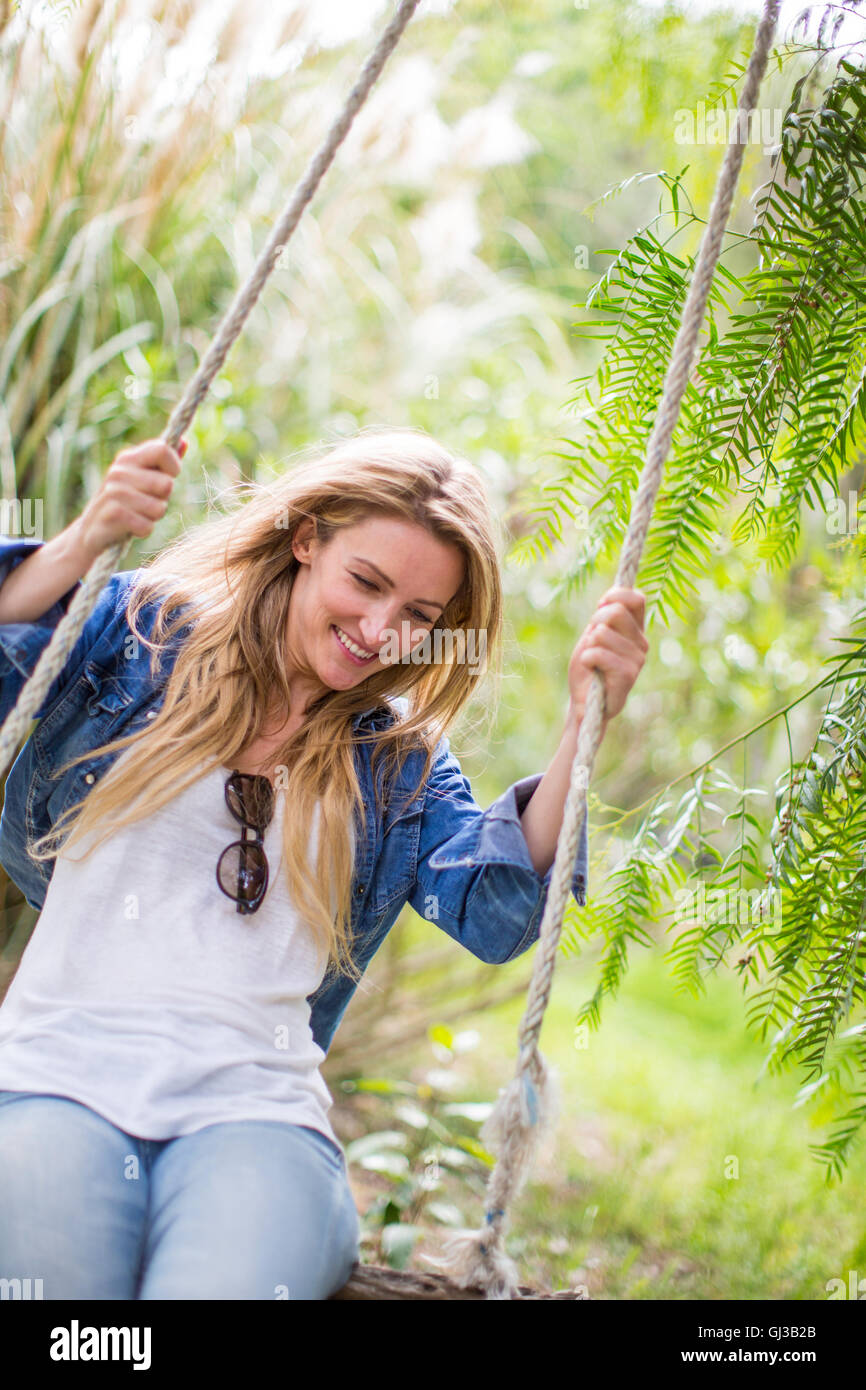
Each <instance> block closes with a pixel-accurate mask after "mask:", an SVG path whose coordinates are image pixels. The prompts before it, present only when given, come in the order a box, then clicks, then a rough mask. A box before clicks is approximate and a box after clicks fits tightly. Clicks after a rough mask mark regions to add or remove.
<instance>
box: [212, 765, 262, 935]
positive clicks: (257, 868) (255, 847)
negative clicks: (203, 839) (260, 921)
mask: <svg viewBox="0 0 866 1390" xmlns="http://www.w3.org/2000/svg"><path fill="white" fill-rule="evenodd" d="M225 798H226V805H227V806H228V808H229V810H230V811H231V813H232V815H233V816H234V818H235V820H236V821H239V822H240V824H241V825H242V826H243V837H242V839H240V840H235V841H234V842H233V843H232V844H230V845H229V846H228V847H227V848H226V849H224V850H223V852H222V854H221V855H220V857H219V860H218V862H217V868H216V877H217V883H218V884H219V886H220V888H221V889H222V891H223V892H224V893H225V895H226V897H228V898H232V899H233V901H234V902H236V903H237V910H238V912H240V913H242V914H244V915H245V916H248V915H249V914H250V913H252V912H257V911H258V909H259V908H260V907H261V904H262V900H263V899H264V896H265V893H266V892H267V891H268V861H267V858H266V857H265V846H264V839H263V837H264V833H265V831H266V830H267V828H268V826H269V825H270V823H271V820H272V819H273V814H274V789H273V787H272V786H271V784H270V781H269V780H268V778H267V777H257V776H253V775H252V774H251V773H247V772H233V773H232V774H231V776H230V777H229V778H228V779H227V781H226V784H225Z"/></svg>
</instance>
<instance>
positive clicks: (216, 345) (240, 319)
mask: <svg viewBox="0 0 866 1390" xmlns="http://www.w3.org/2000/svg"><path fill="white" fill-rule="evenodd" d="M418 4H419V0H400V4H399V5H398V6H397V9H396V11H395V13H394V17H393V19H392V20H391V21H390V23H389V24H388V25H387V27H386V28H385V29H384V31H383V33H382V36H381V38H380V39H379V42H378V43H377V44H376V47H375V48H374V49H373V52H372V53H371V54H370V56H369V58H368V59H367V61H366V63H365V64H364V66H363V68H362V69H361V72H360V74H359V76H358V80H357V81H356V83H355V85H354V87H353V88H352V90H351V92H350V93H349V96H348V97H347V99H346V103H345V105H344V107H343V109H342V111H341V112H340V114H339V115H338V116H337V118H336V120H335V121H334V123H333V125H332V126H331V128H330V130H329V131H328V133H327V135H326V136H325V138H324V140H323V141H322V144H321V145H320V147H319V149H318V150H317V151H316V153H315V155H314V156H313V158H312V159H311V161H310V163H309V165H308V167H307V170H306V172H305V174H304V175H303V177H302V178H301V180H300V182H299V183H298V184H297V185H296V187H295V190H294V192H293V193H292V196H291V198H290V199H289V201H288V203H287V204H286V206H285V209H284V210H283V212H282V214H281V216H280V218H279V220H278V221H277V223H276V225H275V226H274V228H273V230H272V232H271V235H270V236H269V237H268V240H267V242H266V244H265V246H264V249H263V250H262V252H261V254H260V255H259V258H258V260H257V261H256V264H255V266H254V267H253V270H252V272H251V274H250V276H249V278H248V279H247V281H246V282H245V283H244V284H243V285H242V286H241V288H240V290H239V291H238V293H237V295H236V296H235V299H234V302H233V303H232V305H231V306H230V308H229V310H228V312H227V313H226V314H225V316H224V318H223V320H222V323H221V324H220V326H219V328H218V330H217V333H216V337H215V338H214V340H213V342H212V343H211V345H210V347H209V348H208V350H207V352H206V354H205V356H204V358H203V359H202V362H201V365H200V366H199V369H198V371H197V372H196V374H195V376H194V377H193V378H192V380H191V381H190V383H189V385H188V386H187V389H186V391H185V392H184V394H183V396H182V398H181V400H180V402H179V403H178V405H177V406H176V407H175V409H174V411H173V413H172V415H171V418H170V419H169V422H168V425H167V426H166V428H165V430H164V431H163V434H162V438H163V439H164V440H165V442H166V443H167V444H168V445H170V447H171V448H173V449H176V448H177V446H178V444H179V443H180V439H181V436H182V434H183V432H184V430H185V429H186V428H187V426H188V425H189V423H190V421H191V420H192V418H193V416H194V415H195V413H196V411H197V410H198V407H199V406H200V405H201V402H202V401H203V400H204V398H205V396H206V395H207V392H208V388H209V387H210V383H211V382H212V381H213V379H214V377H215V376H216V374H217V372H218V371H219V370H220V368H221V367H222V365H223V363H224V362H225V360H226V357H227V356H228V354H229V350H230V348H231V346H232V344H233V343H234V341H235V339H236V338H237V337H238V335H239V333H240V331H241V329H242V328H243V326H244V323H245V322H246V319H247V316H248V314H249V312H250V310H251V309H252V307H253V305H254V304H255V302H256V300H257V299H258V297H259V295H260V294H261V291H262V288H263V286H264V283H265V281H266V280H267V278H268V276H269V275H270V273H271V271H272V270H273V268H274V266H275V265H276V262H277V260H278V258H279V255H280V253H281V251H282V249H283V247H284V246H285V245H286V243H287V242H288V240H289V238H290V237H291V235H292V233H293V232H294V230H295V228H296V227H297V225H298V222H299V221H300V218H301V214H302V213H303V211H304V209H305V208H306V207H307V205H308V203H310V201H311V200H312V198H313V195H314V194H315V192H316V189H317V188H318V186H319V184H320V183H321V181H322V178H323V177H324V175H325V173H326V171H327V169H328V167H329V165H330V164H331V162H332V160H333V158H334V155H335V154H336V153H337V150H338V149H339V148H340V145H341V144H342V143H343V141H344V140H345V138H346V136H347V134H348V132H349V128H350V126H351V124H352V121H353V120H354V119H355V116H356V115H357V114H358V112H359V111H360V109H361V107H362V106H363V104H364V102H365V101H366V99H367V97H368V96H369V93H370V91H371V89H372V87H373V85H374V83H375V82H376V80H377V78H378V77H379V74H380V73H381V71H382V69H383V67H384V66H385V63H386V62H387V60H388V58H389V57H390V55H391V53H392V52H393V51H394V49H395V48H396V47H397V44H398V43H399V41H400V38H401V36H402V34H403V31H404V29H405V28H406V25H407V24H408V23H409V20H410V19H411V18H412V15H413V14H414V12H415V10H416V9H417V7H418ZM126 545H127V542H126V541H116V542H115V543H114V544H113V545H111V546H109V547H108V548H107V549H106V550H103V551H102V553H101V554H100V555H98V556H97V557H96V559H95V560H94V562H93V564H92V565H91V566H90V569H89V570H88V571H87V574H86V575H85V576H84V578H83V579H82V581H81V584H80V586H79V588H78V589H77V591H76V593H75V596H74V598H73V599H72V602H71V603H70V605H69V608H68V610H67V612H66V613H65V614H64V616H63V617H62V618H61V620H60V622H59V623H58V624H57V628H56V630H55V632H54V633H53V635H52V638H51V641H50V642H49V644H48V646H47V647H46V649H45V651H44V652H43V653H42V655H41V656H40V658H39V660H38V662H37V663H36V666H35V668H34V671H33V674H32V675H31V677H30V679H29V680H28V682H27V684H26V685H25V686H24V688H23V690H22V691H21V693H20V695H19V696H18V700H17V703H16V705H15V708H14V709H13V710H11V711H10V712H9V715H8V716H7V718H6V721H5V723H4V725H3V728H2V730H0V777H5V776H6V773H7V772H8V770H9V765H10V763H11V762H12V759H13V758H14V756H15V752H16V750H17V748H18V746H19V745H20V744H21V743H22V742H23V740H24V739H25V738H26V736H27V734H28V732H29V730H30V724H31V722H32V720H33V719H35V718H36V717H37V715H38V712H39V710H40V709H41V707H42V702H43V700H44V699H45V696H46V695H47V694H48V692H49V690H50V689H51V685H52V683H53V682H54V680H55V679H56V677H57V676H58V675H59V674H60V672H61V671H62V670H63V667H64V666H65V664H66V661H67V658H68V656H69V653H70V652H71V651H72V648H73V647H74V646H75V643H76V642H77V641H78V638H79V636H80V635H81V632H82V630H83V628H84V624H85V623H86V622H87V619H88V618H89V617H90V614H91V613H92V612H93V609H94V608H95V607H96V603H97V600H98V598H99V595H100V593H101V592H102V590H103V589H104V587H105V585H106V584H107V583H108V581H109V579H110V578H111V576H112V574H113V573H114V572H115V570H116V568H117V566H118V564H119V562H120V557H121V556H122V554H123V552H124V550H125V549H126Z"/></svg>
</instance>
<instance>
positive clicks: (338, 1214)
mask: <svg viewBox="0 0 866 1390" xmlns="http://www.w3.org/2000/svg"><path fill="white" fill-rule="evenodd" d="M359 1235H360V1229H359V1220H358V1212H357V1208H356V1206H355V1202H354V1198H353V1197H352V1193H351V1189H350V1187H349V1183H348V1179H347V1175H346V1163H345V1158H344V1156H343V1154H342V1153H341V1152H340V1150H339V1149H337V1148H336V1147H335V1146H334V1145H333V1144H332V1143H331V1141H330V1139H328V1138H327V1137H326V1136H325V1135H324V1134H320V1133H319V1131H318V1130H314V1129H310V1128H308V1127H307V1126H306V1125H296V1124H288V1123H286V1124H284V1123H282V1122H280V1121H275V1120H241V1121H238V1122H234V1123H226V1124H213V1125H207V1126H206V1127H205V1128H204V1129H200V1130H198V1131H197V1132H196V1133H195V1134H186V1135H181V1136H180V1137H178V1138H175V1139H140V1138H136V1137H135V1136H134V1135H130V1134H127V1133H126V1132H125V1131H124V1130H122V1129H118V1128H117V1127H116V1126H115V1125H113V1124H111V1123H110V1122H109V1121H108V1120H106V1119H104V1118H103V1117H102V1116H101V1115H99V1114H97V1113H96V1111H94V1110H91V1109H90V1108H89V1106H86V1105H81V1104H79V1102H78V1101H75V1100H69V1099H67V1098H66V1097H64V1096H55V1095H36V1094H34V1093H32V1092H27V1091H0V1279H5V1280H21V1281H22V1286H16V1285H10V1284H0V1291H2V1292H0V1297H10V1296H12V1297H15V1296H22V1295H21V1294H18V1293H16V1292H12V1293H11V1294H10V1292H9V1290H16V1289H17V1288H18V1287H24V1288H25V1289H26V1290H27V1291H28V1292H29V1296H30V1297H40V1296H41V1297H42V1298H45V1299H62V1298H68V1299H274V1300H277V1299H281V1298H289V1299H326V1298H328V1297H330V1295H331V1294H332V1293H335V1292H336V1290H337V1289H339V1288H341V1287H342V1286H343V1284H345V1282H346V1280H347V1279H348V1277H349V1273H350V1271H351V1269H352V1265H353V1264H354V1263H355V1261H356V1260H357V1259H358V1258H359V1245H358V1242H359ZM27 1279H29V1280H30V1281H31V1282H30V1285H29V1286H27V1285H24V1284H23V1281H25V1280H27ZM36 1280H41V1281H42V1282H41V1285H37V1284H36V1283H35V1282H34V1281H36ZM31 1290H32V1292H30V1291H31ZM36 1290H38V1292H37V1291H36ZM23 1296H25V1297H26V1296H27V1292H25V1293H24V1295H23Z"/></svg>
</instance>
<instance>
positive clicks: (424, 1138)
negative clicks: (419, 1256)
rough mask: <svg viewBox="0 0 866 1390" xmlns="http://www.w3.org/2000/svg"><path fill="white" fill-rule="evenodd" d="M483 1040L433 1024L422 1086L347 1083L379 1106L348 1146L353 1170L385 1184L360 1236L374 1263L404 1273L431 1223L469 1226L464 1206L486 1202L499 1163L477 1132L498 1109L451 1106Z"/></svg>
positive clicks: (471, 1103) (378, 1080)
mask: <svg viewBox="0 0 866 1390" xmlns="http://www.w3.org/2000/svg"><path fill="white" fill-rule="evenodd" d="M478 1037H479V1035H478V1034H477V1033H462V1034H457V1035H456V1036H455V1035H453V1034H452V1032H451V1030H450V1029H449V1028H447V1027H446V1026H445V1025H444V1024H434V1025H432V1026H431V1027H430V1028H429V1029H428V1040H429V1051H430V1054H431V1059H432V1061H433V1063H434V1065H433V1066H432V1067H428V1068H427V1069H426V1071H425V1072H424V1073H423V1075H424V1079H423V1080H421V1081H417V1082H412V1081H402V1080H394V1079H389V1078H385V1077H365V1076H348V1077H346V1078H344V1080H343V1081H342V1082H341V1083H340V1089H341V1091H342V1092H343V1093H344V1094H345V1095H347V1096H348V1095H351V1096H358V1097H361V1096H363V1097H376V1098H377V1103H376V1105H375V1106H374V1107H372V1108H371V1107H369V1106H367V1107H366V1110H365V1113H366V1117H367V1122H368V1124H369V1126H370V1128H369V1129H368V1130H367V1132H366V1133H365V1134H364V1135H363V1136H362V1137H361V1138H359V1139H354V1140H352V1141H351V1142H350V1143H349V1144H347V1145H346V1157H347V1158H348V1160H349V1162H350V1163H351V1164H352V1166H353V1169H355V1170H357V1171H361V1170H363V1171H364V1172H366V1173H368V1174H369V1173H373V1174H376V1175H377V1177H378V1179H379V1181H380V1182H381V1184H382V1188H381V1190H380V1192H379V1193H378V1195H377V1196H375V1197H374V1198H373V1200H372V1201H371V1202H370V1203H369V1204H368V1205H367V1207H366V1209H365V1212H364V1216H363V1221H362V1230H361V1236H362V1244H363V1246H364V1247H365V1249H366V1251H367V1252H369V1258H370V1259H371V1260H372V1261H373V1262H374V1263H384V1264H388V1265H390V1266H391V1267H392V1268H393V1269H403V1268H405V1266H406V1264H407V1263H408V1261H409V1259H410V1257H411V1255H412V1252H413V1250H414V1248H415V1245H416V1242H417V1240H418V1238H419V1237H420V1236H423V1234H424V1223H425V1222H426V1223H433V1225H434V1227H465V1226H468V1225H469V1224H470V1222H471V1217H470V1215H469V1213H468V1212H467V1211H466V1208H464V1206H463V1205H462V1203H463V1200H464V1199H465V1198H466V1197H467V1196H469V1195H472V1196H474V1197H475V1198H481V1197H482V1196H483V1193H484V1181H485V1179H486V1176H487V1173H488V1171H489V1169H490V1168H491V1167H492V1166H493V1162H494V1159H493V1155H492V1154H490V1153H488V1152H487V1150H486V1149H485V1148H484V1146H483V1145H482V1144H481V1143H480V1142H479V1140H478V1138H477V1137H476V1135H475V1133H474V1127H475V1126H477V1125H478V1123H480V1122H481V1121H482V1120H484V1119H486V1118H487V1115H488V1114H489V1112H490V1110H491V1108H492V1106H491V1105H489V1104H487V1103H485V1102H482V1101H475V1100H466V1099H464V1100H461V1101H454V1100H450V1099H449V1094H450V1093H451V1091H452V1090H453V1087H454V1085H455V1084H457V1085H459V1084H460V1078H459V1058H460V1054H461V1053H465V1052H466V1051H467V1050H468V1049H469V1048H471V1047H473V1046H474V1045H475V1044H476V1043H477V1041H478ZM461 1089H462V1087H461ZM381 1125H385V1126H386V1127H385V1128H381V1127H380V1126H381Z"/></svg>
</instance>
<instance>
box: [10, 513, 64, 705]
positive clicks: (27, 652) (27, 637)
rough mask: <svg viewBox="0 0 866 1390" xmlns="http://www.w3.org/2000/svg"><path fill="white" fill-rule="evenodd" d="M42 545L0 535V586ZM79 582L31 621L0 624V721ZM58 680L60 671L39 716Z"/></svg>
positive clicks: (19, 689) (14, 698) (50, 701)
mask: <svg viewBox="0 0 866 1390" xmlns="http://www.w3.org/2000/svg"><path fill="white" fill-rule="evenodd" d="M43 544H44V542H43V541H39V540H33V539H32V538H28V539H22V540H18V539H12V538H10V537H9V536H0V586H2V585H3V583H4V582H5V581H6V579H7V578H8V576H9V575H10V574H11V573H12V571H13V570H14V569H17V567H18V566H19V565H20V564H21V563H22V562H23V561H24V560H26V559H27V556H28V555H32V554H33V552H34V550H38V548H39V547H40V546H41V545H43ZM80 584H81V580H80V579H77V580H76V581H75V583H74V584H73V585H72V587H71V588H70V589H68V590H67V591H66V593H65V594H63V596H62V597H61V598H59V599H58V600H57V601H56V602H55V603H52V605H51V607H50V608H48V609H46V611H45V612H44V613H42V614H41V615H40V616H39V617H38V618H37V619H35V621H33V622H26V623H0V720H5V719H6V716H7V715H8V714H9V712H10V710H11V709H12V708H13V707H14V705H15V703H16V701H17V699H18V696H19V695H20V693H21V690H22V688H23V686H24V685H25V683H26V681H27V679H28V677H30V676H31V675H32V674H33V671H34V668H35V666H36V663H37V662H38V660H39V658H40V656H41V655H42V653H43V651H44V650H45V648H46V647H47V646H48V643H49V642H50V641H51V638H52V635H53V633H54V631H55V629H56V627H57V624H58V623H59V622H60V620H61V618H62V617H63V616H64V615H65V614H66V612H67V610H68V608H69V605H70V603H71V602H72V600H73V598H74V597H75V594H76V591H77V590H78V588H79V585H80ZM62 679H63V673H62V672H61V674H60V676H58V677H57V678H56V680H55V682H54V683H53V685H52V686H51V688H50V689H49V690H48V691H47V693H46V698H45V700H44V701H43V704H42V708H41V710H40V711H39V712H38V714H39V715H41V714H42V713H43V712H44V710H45V709H46V708H48V707H49V706H50V704H51V703H52V702H53V700H54V698H55V696H56V693H57V682H58V681H62Z"/></svg>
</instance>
